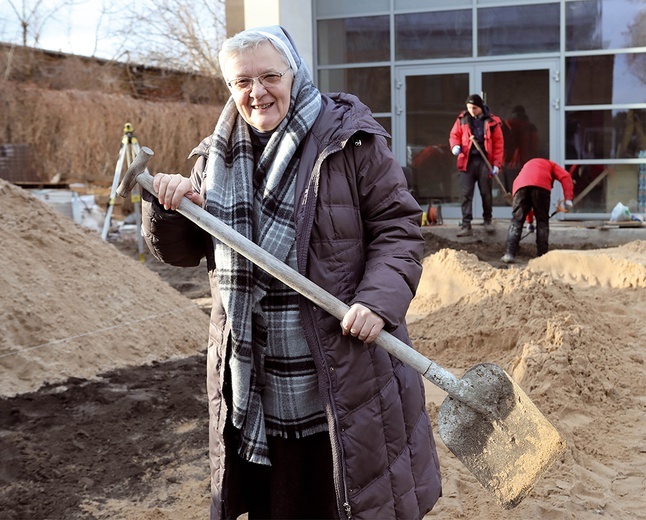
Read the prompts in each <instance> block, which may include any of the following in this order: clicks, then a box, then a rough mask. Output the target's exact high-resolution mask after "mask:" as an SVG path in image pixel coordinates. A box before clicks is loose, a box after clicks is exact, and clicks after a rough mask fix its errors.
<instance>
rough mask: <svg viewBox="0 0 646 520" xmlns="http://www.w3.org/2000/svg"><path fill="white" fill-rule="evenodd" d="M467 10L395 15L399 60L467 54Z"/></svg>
mask: <svg viewBox="0 0 646 520" xmlns="http://www.w3.org/2000/svg"><path fill="white" fill-rule="evenodd" d="M471 20H472V16H471V10H461V11H440V12H435V13H414V14H402V15H398V16H396V17H395V49H396V55H397V59H399V60H418V59H424V58H450V57H460V56H471V55H472V50H471V40H472V38H473V35H472V22H471Z"/></svg>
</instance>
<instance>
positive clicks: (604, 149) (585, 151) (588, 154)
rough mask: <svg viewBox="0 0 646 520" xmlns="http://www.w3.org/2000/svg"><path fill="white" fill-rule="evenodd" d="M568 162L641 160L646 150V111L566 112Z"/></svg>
mask: <svg viewBox="0 0 646 520" xmlns="http://www.w3.org/2000/svg"><path fill="white" fill-rule="evenodd" d="M565 128H566V148H565V158H566V160H577V159H614V158H640V157H643V156H644V153H643V151H645V150H646V109H631V110H572V111H568V112H566V116H565Z"/></svg>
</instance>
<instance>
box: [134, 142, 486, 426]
mask: <svg viewBox="0 0 646 520" xmlns="http://www.w3.org/2000/svg"><path fill="white" fill-rule="evenodd" d="M140 153H141V152H140ZM136 182H137V183H138V184H140V185H141V186H142V187H143V188H144V189H146V190H148V191H149V192H150V193H152V194H153V195H155V196H157V193H156V192H155V188H154V186H153V177H152V175H150V173H148V172H147V171H144V172H143V173H141V174H139V175H138V176H137V178H136ZM177 212H178V213H180V214H182V215H184V216H185V217H186V218H188V219H189V220H190V221H191V222H193V223H194V224H196V225H197V226H199V227H200V228H202V229H203V230H205V231H206V232H207V233H209V234H211V235H213V236H214V237H216V238H217V239H218V240H220V241H222V242H223V243H225V244H226V245H228V246H229V247H230V248H231V249H233V250H235V251H237V252H238V253H240V254H241V255H242V256H244V257H245V258H247V259H248V260H250V261H251V262H253V263H254V264H255V265H257V266H258V267H260V268H262V269H264V270H265V271H267V272H268V273H269V274H271V275H272V276H274V277H275V278H277V279H278V280H280V281H281V282H283V283H284V284H285V285H287V286H288V287H291V288H292V289H294V290H295V291H296V292H298V293H299V294H301V295H303V296H305V297H306V298H308V299H309V300H310V301H312V302H313V303H315V304H316V305H318V306H320V307H321V308H322V309H325V310H326V311H327V312H329V313H330V314H331V315H332V316H334V317H335V318H338V319H339V321H340V320H342V319H343V317H344V316H345V314H346V313H347V312H348V310H349V307H348V305H346V304H345V303H343V302H342V301H341V300H339V299H338V298H336V297H335V296H333V295H331V294H330V293H328V292H327V291H325V290H323V289H322V288H321V287H319V286H318V285H316V284H315V283H314V282H312V281H311V280H309V279H308V278H306V277H304V276H303V275H302V274H300V273H299V272H297V271H295V270H294V269H292V268H291V267H289V266H288V265H287V264H285V263H284V262H281V261H280V260H278V259H277V258H276V257H274V256H273V255H271V254H269V253H267V252H266V251H265V250H264V249H262V248H261V247H259V246H258V245H257V244H255V243H253V242H252V241H251V240H249V239H248V238H246V237H245V236H243V235H241V234H240V233H238V232H237V231H235V230H234V229H232V228H231V227H229V226H227V225H226V224H224V223H223V222H222V221H221V220H219V219H217V218H215V217H214V216H213V215H211V214H210V213H209V212H207V211H206V210H204V209H203V208H201V207H200V206H198V205H196V204H194V203H193V202H191V201H190V200H188V199H187V198H182V201H181V202H180V204H179V207H178V208H177ZM374 343H375V344H376V345H378V346H380V347H381V348H383V349H384V350H386V351H387V352H388V353H389V354H392V355H393V356H395V357H396V358H397V359H399V360H400V361H402V362H403V363H405V364H407V365H408V366H410V367H411V368H413V369H414V370H416V371H417V372H419V373H420V374H421V375H422V376H423V377H425V378H426V379H428V380H429V381H430V382H431V383H433V384H435V385H436V386H438V387H439V388H441V389H442V390H444V391H445V392H446V393H447V394H449V395H450V396H452V397H455V398H456V399H458V400H459V401H461V402H463V403H465V404H466V405H468V406H470V407H471V408H473V409H474V410H477V411H479V412H481V413H488V411H487V410H486V407H485V406H483V405H482V404H481V403H480V402H478V400H477V396H475V395H474V394H473V392H470V391H469V388H468V386H469V385H468V384H467V383H465V382H463V381H462V380H460V379H458V378H457V377H455V376H454V375H453V374H452V373H451V372H449V371H448V370H446V369H444V368H442V367H441V366H440V365H438V364H437V363H435V362H434V361H431V360H430V359H428V358H426V357H424V356H423V355H422V354H420V353H419V352H417V351H416V350H415V349H414V348H412V347H411V346H409V345H407V344H405V343H404V342H402V341H400V340H399V339H397V338H396V337H394V336H393V335H392V334H389V333H388V332H386V331H385V330H382V331H381V332H380V333H379V335H378V336H377V339H375V341H374Z"/></svg>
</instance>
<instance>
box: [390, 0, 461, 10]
mask: <svg viewBox="0 0 646 520" xmlns="http://www.w3.org/2000/svg"><path fill="white" fill-rule="evenodd" d="M448 3H449V2H447V1H446V0H424V1H423V2H420V0H395V11H404V10H413V9H417V10H419V9H422V8H423V9H434V8H440V9H441V8H446V7H448V6H447V4H448ZM472 3H473V0H451V5H450V7H462V6H465V7H471V5H472Z"/></svg>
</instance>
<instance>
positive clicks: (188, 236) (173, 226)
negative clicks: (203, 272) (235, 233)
mask: <svg viewBox="0 0 646 520" xmlns="http://www.w3.org/2000/svg"><path fill="white" fill-rule="evenodd" d="M205 162H206V159H205V157H204V156H200V157H198V159H197V161H196V163H195V166H194V167H193V170H192V172H191V181H192V183H193V189H194V190H195V191H200V187H201V178H202V176H201V172H202V170H203V168H204V166H205ZM143 192H144V193H143V195H142V205H141V210H142V211H141V213H142V226H141V227H142V235H143V238H144V241H145V242H146V245H147V246H148V248H149V249H150V252H151V253H152V254H153V256H155V258H157V259H158V260H161V261H162V262H165V263H167V264H171V265H175V266H178V267H193V266H197V265H199V264H200V261H201V260H202V258H203V257H204V256H205V254H206V247H208V244H209V243H210V240H209V235H208V234H207V233H206V232H205V231H203V230H202V229H200V228H199V227H198V226H196V225H195V224H193V223H192V222H191V221H190V220H188V219H187V218H186V217H184V216H183V215H180V214H179V213H177V212H176V211H169V210H165V209H164V207H163V206H162V205H160V204H159V203H158V201H157V198H156V197H155V196H154V195H152V194H151V193H149V192H147V191H146V190H143Z"/></svg>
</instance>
